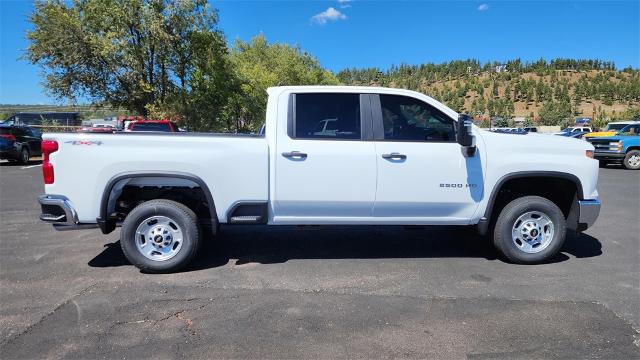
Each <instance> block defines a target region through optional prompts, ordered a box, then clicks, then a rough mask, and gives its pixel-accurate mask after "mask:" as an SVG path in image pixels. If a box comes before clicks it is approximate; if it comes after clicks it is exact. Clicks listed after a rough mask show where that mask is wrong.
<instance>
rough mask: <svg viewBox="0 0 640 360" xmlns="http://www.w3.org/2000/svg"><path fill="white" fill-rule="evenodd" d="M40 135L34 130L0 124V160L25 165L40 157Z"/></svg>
mask: <svg viewBox="0 0 640 360" xmlns="http://www.w3.org/2000/svg"><path fill="white" fill-rule="evenodd" d="M41 144H42V134H41V133H40V131H39V130H38V129H36V128H32V127H30V126H23V125H7V124H0V159H6V160H9V161H11V162H15V161H17V162H20V163H21V164H27V163H28V162H29V158H30V157H32V156H40V155H41Z"/></svg>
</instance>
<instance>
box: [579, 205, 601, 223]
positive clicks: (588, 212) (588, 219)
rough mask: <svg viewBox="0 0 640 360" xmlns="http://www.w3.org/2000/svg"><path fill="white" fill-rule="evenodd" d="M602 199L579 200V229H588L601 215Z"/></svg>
mask: <svg viewBox="0 0 640 360" xmlns="http://www.w3.org/2000/svg"><path fill="white" fill-rule="evenodd" d="M600 205H601V204H600V200H598V199H593V200H578V210H579V214H580V215H579V217H578V229H579V230H580V231H583V230H586V229H588V228H590V227H591V226H593V224H594V223H595V222H596V220H597V219H598V215H600Z"/></svg>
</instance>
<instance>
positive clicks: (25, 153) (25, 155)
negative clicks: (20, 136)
mask: <svg viewBox="0 0 640 360" xmlns="http://www.w3.org/2000/svg"><path fill="white" fill-rule="evenodd" d="M30 157H31V154H29V149H27V148H26V147H23V148H22V150H20V157H19V158H18V161H19V162H20V164H22V165H27V164H28V163H29V158H30Z"/></svg>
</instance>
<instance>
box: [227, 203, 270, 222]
mask: <svg viewBox="0 0 640 360" xmlns="http://www.w3.org/2000/svg"><path fill="white" fill-rule="evenodd" d="M227 221H228V222H229V223H230V224H266V223H267V202H266V201H240V202H237V203H236V204H235V205H233V206H232V207H231V209H229V212H228V213H227Z"/></svg>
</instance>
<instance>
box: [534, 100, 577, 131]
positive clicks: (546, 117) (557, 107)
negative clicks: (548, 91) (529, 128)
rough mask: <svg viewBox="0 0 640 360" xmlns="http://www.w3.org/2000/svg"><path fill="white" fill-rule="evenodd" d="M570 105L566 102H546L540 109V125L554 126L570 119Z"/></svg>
mask: <svg viewBox="0 0 640 360" xmlns="http://www.w3.org/2000/svg"><path fill="white" fill-rule="evenodd" d="M572 114H573V113H572V111H571V103H569V102H568V101H548V102H545V103H544V104H543V105H542V108H540V112H539V115H540V125H546V126H556V125H559V124H560V123H561V122H562V121H563V120H570V119H571V117H572Z"/></svg>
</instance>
